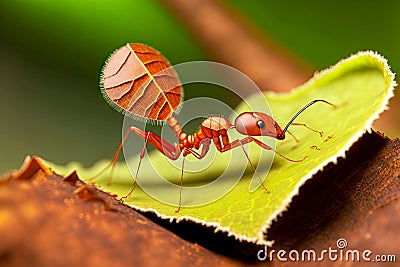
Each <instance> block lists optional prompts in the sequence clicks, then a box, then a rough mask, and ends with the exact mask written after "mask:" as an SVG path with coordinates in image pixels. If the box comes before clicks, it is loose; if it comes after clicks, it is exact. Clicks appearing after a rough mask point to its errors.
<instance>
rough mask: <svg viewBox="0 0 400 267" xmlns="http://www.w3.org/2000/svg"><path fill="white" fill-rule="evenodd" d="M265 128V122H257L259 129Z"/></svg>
mask: <svg viewBox="0 0 400 267" xmlns="http://www.w3.org/2000/svg"><path fill="white" fill-rule="evenodd" d="M264 126H265V123H264V122H263V121H257V127H258V128H260V129H262V128H264Z"/></svg>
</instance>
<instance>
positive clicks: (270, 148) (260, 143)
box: [249, 136, 307, 162]
mask: <svg viewBox="0 0 400 267" xmlns="http://www.w3.org/2000/svg"><path fill="white" fill-rule="evenodd" d="M249 138H251V139H252V141H254V142H255V143H256V144H257V145H259V146H260V147H262V148H264V149H267V150H272V151H274V152H275V153H276V154H278V155H279V156H281V157H282V158H284V159H286V160H288V161H291V162H302V161H303V160H305V159H306V158H307V156H305V157H304V158H303V159H300V160H295V159H290V158H288V157H285V156H284V155H282V154H281V153H279V152H278V151H276V150H275V149H272V147H270V146H268V145H267V144H264V143H263V142H261V141H260V140H257V139H255V138H253V137H251V136H250V137H249Z"/></svg>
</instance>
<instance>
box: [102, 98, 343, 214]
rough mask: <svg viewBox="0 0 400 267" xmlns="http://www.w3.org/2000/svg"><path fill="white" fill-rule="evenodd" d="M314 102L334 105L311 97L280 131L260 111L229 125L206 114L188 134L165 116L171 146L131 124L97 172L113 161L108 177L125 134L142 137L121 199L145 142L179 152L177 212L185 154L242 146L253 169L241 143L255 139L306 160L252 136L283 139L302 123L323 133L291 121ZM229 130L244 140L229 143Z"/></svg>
mask: <svg viewBox="0 0 400 267" xmlns="http://www.w3.org/2000/svg"><path fill="white" fill-rule="evenodd" d="M317 102H324V103H326V104H329V105H331V106H334V107H335V105H333V104H331V103H330V102H328V101H325V100H321V99H317V100H313V101H311V102H310V103H308V104H307V105H305V106H304V107H303V108H301V109H300V110H299V111H298V112H297V113H296V114H295V115H294V116H293V117H292V119H291V120H290V121H289V122H288V123H287V125H286V126H285V128H284V129H283V130H282V129H281V127H280V126H279V125H278V123H277V122H276V121H275V120H274V119H272V118H271V116H269V115H267V114H264V113H261V112H243V113H241V114H240V115H239V116H238V117H237V118H236V119H235V123H234V124H232V123H231V122H230V121H229V120H227V119H225V118H223V117H219V116H212V117H208V118H206V119H205V120H204V121H203V122H202V123H201V126H200V128H199V129H198V130H197V132H195V133H194V134H187V133H185V132H183V131H182V127H181V126H180V125H179V123H178V120H177V119H176V118H175V117H173V116H171V117H169V118H168V119H167V124H168V126H169V127H170V128H171V129H172V131H173V132H174V133H175V135H176V137H177V139H178V143H174V144H173V145H172V144H170V143H168V142H167V141H166V140H164V139H163V138H161V137H160V136H158V135H156V134H155V133H153V132H150V131H144V130H142V129H140V128H137V127H135V126H131V127H130V128H129V129H128V130H127V132H126V133H125V135H124V137H123V139H122V142H121V144H120V145H119V147H118V149H117V151H116V153H115V154H114V156H113V158H112V160H111V162H110V164H108V165H107V166H106V168H104V169H103V170H102V171H101V172H100V173H102V172H103V171H105V170H106V169H108V168H109V167H110V165H111V164H112V171H111V175H110V177H111V176H112V172H113V170H114V167H115V164H116V162H117V159H118V155H119V153H120V151H121V149H122V146H123V145H124V143H125V141H126V139H127V137H128V135H129V134H130V133H131V132H133V133H135V134H137V135H138V136H140V137H141V138H143V139H144V146H143V149H142V151H141V153H140V160H139V163H138V167H137V170H136V175H135V177H134V185H133V187H132V189H131V191H130V192H129V193H128V195H126V196H125V197H123V198H122V199H124V198H127V197H129V196H130V195H131V194H132V193H133V191H134V189H135V186H136V179H137V177H138V173H139V169H140V165H141V162H142V159H143V157H144V154H145V151H146V145H147V143H148V142H150V143H151V144H152V145H153V146H154V147H155V148H157V149H158V150H159V151H160V152H161V153H163V154H164V155H165V156H167V157H168V158H170V159H171V160H176V159H178V158H179V156H180V155H181V153H182V154H183V161H182V169H181V170H182V172H181V177H180V196H179V203H178V209H177V210H176V212H179V211H180V209H181V204H182V182H183V173H184V164H185V157H186V156H187V155H189V154H192V155H193V156H195V157H196V158H197V159H202V158H203V157H204V156H205V155H206V154H207V152H208V150H209V148H210V145H211V141H213V143H214V145H215V147H216V148H217V149H218V151H219V152H221V153H222V152H226V151H228V150H231V149H233V148H235V147H238V146H241V147H242V149H243V151H244V153H245V155H246V157H247V160H248V161H249V163H250V165H251V166H252V168H253V169H254V171H255V168H254V166H253V164H252V163H251V161H250V158H249V155H248V154H247V152H246V150H245V149H244V146H243V145H245V144H247V143H250V142H254V143H256V144H257V145H259V146H260V147H262V148H264V149H267V150H272V151H274V152H275V153H277V154H278V155H279V156H281V157H282V158H284V159H285V160H288V161H291V162H301V161H303V160H304V159H306V158H307V156H305V157H304V158H303V159H300V160H293V159H290V158H287V157H285V156H284V155H282V154H281V153H279V152H277V151H276V150H274V149H273V148H271V147H270V146H268V145H267V144H264V143H263V142H261V141H259V140H257V139H255V138H254V136H270V137H273V138H276V139H277V140H284V139H285V133H286V132H288V133H289V134H291V133H290V132H289V131H288V128H289V126H290V125H299V126H304V127H306V128H308V129H310V130H311V131H314V132H317V133H319V134H320V135H321V136H322V132H319V131H316V130H313V129H311V128H309V127H308V126H307V125H305V124H298V123H297V124H296V123H293V121H294V120H295V119H296V118H297V117H298V116H299V115H300V114H301V113H302V112H303V111H304V110H306V109H307V108H309V107H310V106H311V105H313V104H314V103H317ZM229 129H236V131H237V132H239V133H240V134H243V135H245V136H246V137H244V138H243V139H237V140H234V141H233V142H230V141H229V136H228V135H227V131H228V130H229ZM293 137H294V136H293ZM295 140H296V141H297V139H296V138H295ZM200 147H201V151H199V152H197V151H195V150H199V149H200ZM100 173H99V174H100ZM260 181H261V185H262V187H263V188H264V190H265V191H267V192H269V191H268V189H267V188H266V187H265V185H264V184H263V182H262V180H261V179H260ZM122 199H121V200H122Z"/></svg>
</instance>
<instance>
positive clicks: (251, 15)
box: [0, 0, 400, 174]
mask: <svg viewBox="0 0 400 267" xmlns="http://www.w3.org/2000/svg"><path fill="white" fill-rule="evenodd" d="M226 3H227V4H229V5H232V7H233V8H234V9H236V10H237V11H238V12H239V13H241V14H242V15H243V16H244V17H245V18H247V19H248V20H249V21H251V22H252V23H254V24H255V25H256V26H257V27H259V28H260V29H261V30H262V31H264V32H265V33H267V34H268V35H269V36H270V37H271V38H273V39H275V41H276V42H278V43H280V44H281V45H282V46H284V47H285V48H286V49H288V50H290V51H292V52H293V53H294V54H296V55H298V56H299V57H300V58H302V59H304V60H305V61H306V62H308V63H310V64H311V65H312V66H313V67H314V68H315V69H321V68H325V67H327V66H329V65H331V64H333V63H335V62H337V61H338V60H339V59H341V58H344V57H347V56H348V55H349V54H352V53H355V52H357V51H359V50H367V49H368V50H369V49H371V50H375V51H379V53H381V54H382V55H384V56H385V57H386V58H388V59H389V64H390V65H391V66H392V68H393V71H394V72H399V70H400V54H399V47H400V35H399V34H398V29H399V27H398V26H400V16H399V15H398V14H399V11H400V2H399V1H396V0H386V1H385V0H384V1H343V0H341V1H329V2H328V1H317V0H313V1H293V3H288V2H287V1H283V2H282V1H280V2H279V1H251V4H249V1H244V0H227V1H226ZM0 27H1V34H0V92H1V97H0V152H1V153H0V174H1V173H4V172H5V171H6V170H9V169H14V168H18V167H19V166H20V164H21V162H22V161H23V159H24V157H25V156H26V155H39V156H41V157H43V158H45V159H48V160H50V161H53V162H55V163H59V164H64V163H66V162H68V161H79V162H81V163H83V164H84V165H86V166H88V165H91V164H92V163H94V162H95V161H97V160H99V159H101V158H110V157H111V156H112V155H113V153H114V152H115V149H116V147H117V146H118V144H119V142H120V140H121V126H122V120H123V116H122V115H121V114H119V113H117V112H116V111H114V110H112V109H111V108H110V107H109V106H108V104H107V103H106V102H105V101H104V100H103V98H102V96H101V94H100V92H99V89H98V81H99V74H100V70H101V68H102V65H103V62H104V60H105V59H106V58H107V56H108V55H109V53H111V52H112V51H113V50H114V49H116V48H118V47H120V46H122V45H124V44H125V43H127V42H140V43H146V44H148V45H151V46H153V47H155V48H156V49H158V50H160V51H161V52H162V53H163V54H164V55H165V56H166V57H167V58H168V59H169V61H170V62H171V63H172V64H176V63H181V62H186V61H192V60H207V59H208V58H207V57H206V55H207V53H206V52H205V51H202V49H201V48H200V46H199V45H198V44H197V43H196V41H195V39H193V35H191V34H190V33H188V32H187V31H186V29H185V28H183V27H182V25H180V24H179V22H178V21H177V20H176V19H175V18H174V17H173V15H172V14H170V13H169V12H168V11H167V10H166V9H165V8H164V6H162V5H161V4H160V3H159V2H157V1H150V0H113V1H111V0H96V1H94V0H80V1H77V0H60V1H50V0H36V1H34V0H2V1H0ZM191 91H192V90H188V89H187V88H186V90H185V96H186V97H188V98H190V97H192V96H193V95H194V94H196V92H194V90H193V91H192V92H191ZM206 93H207V92H206ZM197 94H198V91H197ZM206 96H207V95H206ZM389 131H390V130H389ZM393 131H394V130H393Z"/></svg>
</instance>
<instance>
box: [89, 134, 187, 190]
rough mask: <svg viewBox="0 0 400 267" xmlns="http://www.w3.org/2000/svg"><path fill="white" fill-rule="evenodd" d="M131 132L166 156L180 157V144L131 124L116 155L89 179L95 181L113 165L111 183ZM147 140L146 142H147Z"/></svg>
mask: <svg viewBox="0 0 400 267" xmlns="http://www.w3.org/2000/svg"><path fill="white" fill-rule="evenodd" d="M130 133H135V134H136V135H138V136H139V137H141V138H143V139H144V140H145V141H146V140H147V141H148V142H150V143H151V144H152V145H153V146H154V147H155V148H157V149H158V150H159V151H160V152H161V153H163V154H164V155H165V156H167V157H168V158H170V159H172V160H176V159H177V158H178V157H179V155H180V154H181V150H180V148H179V145H177V144H174V145H171V144H170V143H168V142H167V141H165V140H164V139H162V138H161V137H160V136H158V135H156V134H155V133H153V132H147V131H144V130H142V129H140V128H137V127H135V126H131V127H129V129H128V130H127V131H126V133H125V135H124V137H123V138H122V141H121V143H120V145H119V146H118V149H117V151H116V152H115V154H114V156H113V157H112V159H111V161H110V163H109V164H107V166H105V167H104V168H103V169H102V170H101V171H100V172H99V173H98V174H96V175H95V176H94V177H92V178H90V179H89V181H93V180H95V179H97V178H98V177H99V176H100V175H101V174H102V173H104V172H105V171H106V170H107V169H108V168H110V166H111V167H112V168H111V172H110V176H109V178H108V183H109V184H110V183H111V180H112V176H113V173H114V169H115V165H116V164H117V159H118V156H119V153H120V152H121V149H122V147H123V145H124V144H125V142H126V140H127V138H128V135H129V134H130ZM147 141H146V144H147ZM145 148H146V146H144V150H145ZM144 150H142V153H141V155H142V154H143V155H144Z"/></svg>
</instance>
